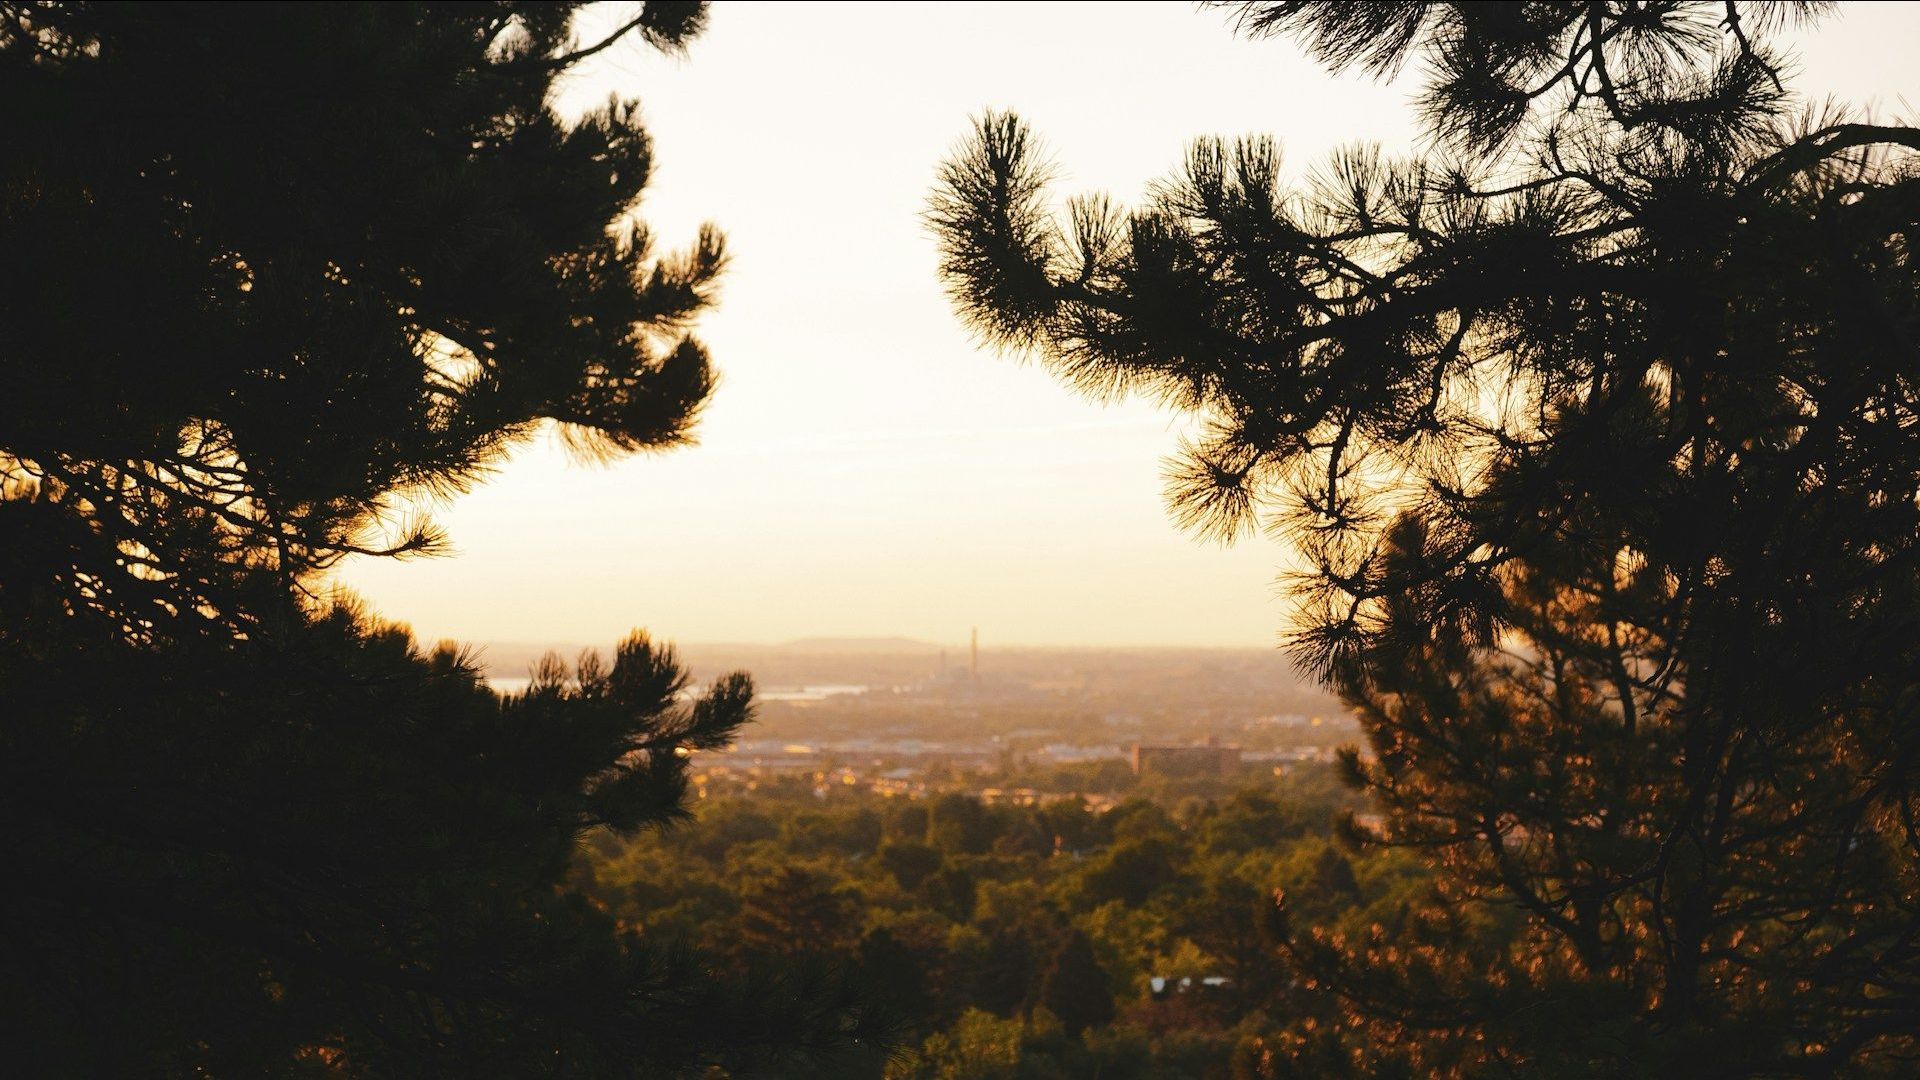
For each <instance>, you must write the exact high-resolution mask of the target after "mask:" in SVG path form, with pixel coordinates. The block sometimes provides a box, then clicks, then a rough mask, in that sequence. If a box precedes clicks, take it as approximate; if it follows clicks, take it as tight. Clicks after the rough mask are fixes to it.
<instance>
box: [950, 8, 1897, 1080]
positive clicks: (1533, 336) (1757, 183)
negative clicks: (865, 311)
mask: <svg viewBox="0 0 1920 1080" xmlns="http://www.w3.org/2000/svg"><path fill="white" fill-rule="evenodd" d="M1822 6H1823V5H1815V4H1777V5H1762V4H1744V3H1726V4H1720V3H1677V4H1661V5H1644V4H1627V3H1607V2H1596V3H1566V4H1464V3H1463V4H1452V3H1406V4H1332V3H1310V2H1281V3H1251V4H1241V5H1233V7H1234V8H1235V10H1236V12H1237V15H1238V19H1239V25H1240V27H1241V28H1242V30H1244V31H1245V32H1248V33H1250V34H1255V35H1266V34H1281V35H1287V36H1291V37H1294V38H1296V39H1297V40H1299V41H1301V42H1302V43H1303V44H1304V45H1305V47H1306V48H1307V49H1308V51H1309V52H1310V53H1312V54H1313V55H1314V56H1316V57H1317V58H1319V59H1321V60H1322V61H1324V62H1326V63H1327V64H1329V65H1330V66H1332V67H1334V68H1336V69H1343V68H1349V67H1355V68H1358V69H1360V70H1362V71H1365V72H1368V73H1371V74H1374V75H1386V74H1391V73H1394V72H1397V71H1400V70H1401V69H1403V68H1407V67H1410V66H1414V65H1415V64H1416V62H1417V65H1418V69H1419V70H1420V72H1421V73H1422V75H1421V77H1422V78H1424V79H1425V80H1426V81H1425V84H1424V90H1423V92H1422V95H1421V97H1420V99H1419V100H1420V102H1421V107H1422V115H1423V118H1424V120H1425V122H1426V126H1427V129H1428V132H1429V133H1430V135H1431V136H1432V139H1433V146H1434V147H1435V149H1434V150H1433V151H1432V152H1430V153H1429V154H1427V155H1426V156H1424V157H1421V158H1417V159H1414V160H1409V161H1390V160H1387V159H1386V158H1384V157H1383V156H1382V155H1380V154H1379V153H1378V152H1377V151H1374V150H1370V149H1364V148H1363V149H1357V150H1351V151H1347V152H1344V153H1342V154H1340V155H1338V156H1337V157H1336V158H1335V159H1334V160H1333V161H1332V162H1331V163H1329V164H1328V165H1327V166H1325V167H1324V168H1322V169H1320V170H1318V171H1317V172H1315V173H1314V174H1312V175H1311V176H1310V178H1309V179H1308V180H1307V181H1306V182H1305V183H1304V184H1301V185H1298V186H1293V187H1289V186H1287V185H1285V184H1283V183H1282V181H1281V177H1280V171H1279V161H1278V153H1277V150H1276V149H1275V147H1274V144H1273V143H1272V142H1271V141H1270V140H1266V139H1246V140H1242V141H1240V142H1237V143H1228V142H1223V141H1220V140H1203V141H1201V142H1199V143H1197V144H1195V146H1194V148H1193V149H1192V151H1191V153H1190V154H1189V156H1188V160H1187V162H1186V165H1185V168H1184V170H1183V171H1182V172H1181V174H1180V175H1179V176H1177V177H1176V178H1175V179H1173V180H1172V181H1169V182H1168V183H1166V184H1164V185H1162V186H1161V187H1159V188H1158V189H1156V191H1155V193H1154V194H1153V196H1152V198H1151V201H1150V203H1149V204H1148V205H1147V206H1145V207H1143V208H1141V209H1139V210H1136V211H1133V212H1131V213H1126V214H1123V213H1121V212H1120V211H1118V210H1117V209H1115V208H1114V207H1113V205H1112V204H1111V203H1110V202H1108V201H1106V200H1104V199H1100V198H1089V199H1081V200H1078V201H1076V202H1074V203H1072V204H1070V209H1069V212H1068V214H1067V217H1066V220H1065V221H1064V222H1058V223H1057V222H1056V221H1055V219H1054V217H1053V216H1052V214H1051V213H1050V211H1049V209H1048V205H1049V204H1048V201H1047V200H1048V197H1049V194H1048V189H1047V186H1046V183H1045V180H1046V177H1047V168H1046V165H1045V163H1044V162H1042V161H1040V160H1039V159H1038V157H1037V156H1036V152H1035V149H1034V142H1033V139H1032V136H1031V135H1030V133H1029V132H1028V130H1027V129H1026V127H1025V126H1024V125H1023V124H1022V123H1021V122H1020V121H1019V120H1018V119H1016V118H1015V117H1013V116H1011V115H1006V114H996V115H989V116H987V117H986V118H984V119H983V120H982V121H981V123H980V124H979V126H978V128H977V130H976V132H975V136H974V138H973V140H972V141H971V142H970V143H969V144H967V146H966V147H964V148H963V150H962V151H961V152H960V153H959V154H958V155H957V156H956V157H955V158H954V159H952V160H951V161H949V162H948V163H947V164H946V165H945V166H944V167H943V169H942V172H941V178H940V184H939V187H938V188H937V190H936V193H935V196H934V199H933V203H932V207H931V210H930V220H931V222H932V224H933V226H934V227H935V229H936V231H937V232H938V233H939V235H940V237H941V240H942V244H943V251H944V263H943V271H944V274H945V277H946V280H947V282H948V285H949V288H950V290H951V292H952V295H953V296H954V299H955V301H956V304H957V306H958V307H959V308H960V310H961V312H962V313H963V315H964V317H966V318H967V319H968V320H969V321H970V322H971V323H972V324H973V325H974V326H975V327H977V328H978V329H979V330H981V331H982V332H983V333H984V334H986V335H987V336H988V337H989V338H991V339H993V340H995V341H997V342H998V343H1000V344H1001V345H1003V346H1006V347H1009V348H1013V349H1016V350H1021V351H1026V352H1029V353H1032V354H1034V355H1037V356H1038V357H1039V358H1040V359H1041V360H1042V361H1043V362H1044V363H1046V364H1047V365H1049V366H1050V367H1051V368H1052V369H1053V370H1054V371H1056V372H1057V373H1058V374H1059V375H1060V376H1061V377H1062V378H1064V379H1066V380H1068V381H1070V382H1072V383H1073V384H1075V385H1077V386H1080V387H1082V388H1083V389H1086V390H1087V391H1089V392H1091V393H1094V394H1096V395H1101V396H1111V395H1116V394H1120V393H1127V392H1132V393H1143V394H1146V395H1149V396H1152V397H1155V398H1157V399H1159V400H1161V401H1165V402H1168V403H1170V404H1172V405H1175V406H1177V407H1181V408H1185V409H1189V410H1192V411H1194V412H1196V413H1199V414H1200V415H1202V416H1203V417H1204V418H1205V419H1206V421H1207V425H1208V427H1207V434H1206V435H1205V437H1204V438H1202V439H1201V440H1200V441H1199V442H1197V443H1196V444H1195V445H1192V446H1188V447H1186V448H1184V451H1183V453H1182V455H1181V457H1180V458H1179V459H1178V460H1177V461H1176V462H1175V463H1174V464H1173V465H1171V466H1170V468H1169V477H1168V493H1169V499H1170V504H1171V506H1172V508H1173V512H1174V514H1175V516H1176V517H1177V518H1178V519H1179V520H1181V521H1182V522H1183V523H1184V524H1186V525H1188V526H1191V527H1193V528H1195V529H1197V530H1199V531H1201V532H1202V533H1204V534H1207V535H1210V536H1213V537H1218V538H1234V537H1241V536H1246V535H1249V534H1251V533H1253V532H1256V531H1266V532H1268V533H1270V534H1272V535H1276V536H1280V537H1283V538H1286V539H1288V540H1290V541H1292V542H1293V543H1295V544H1296V545H1297V546H1298V547H1299V548H1300V549H1301V550H1302V551H1303V552H1305V554H1306V555H1307V556H1308V557H1309V559H1310V561H1311V563H1312V566H1313V570H1312V571H1311V572H1310V573H1308V574H1306V575H1304V576H1302V577H1301V578H1299V579H1297V580H1296V581H1295V583H1294V584H1295V589H1294V594H1295V596H1296V597H1297V598H1298V599H1299V601H1300V607H1301V621H1300V624H1299V629H1298V631H1297V633H1296V636H1295V639H1294V642H1293V644H1294V648H1295V650H1296V655H1297V656H1298V657H1300V658H1301V660H1302V661H1303V662H1304V663H1306V664H1307V665H1309V666H1310V667H1311V668H1312V669H1314V670H1315V671H1317V672H1318V673H1320V674H1321V675H1323V676H1325V677H1326V678H1327V679H1329V680H1330V681H1332V682H1333V683H1334V684H1335V685H1336V686H1337V687H1338V688H1339V689H1340V690H1341V691H1342V693H1343V694H1344V695H1345V696H1346V698H1347V699H1348V700H1349V701H1350V702H1351V703H1352V704H1353V705H1354V706H1355V707H1356V708H1357V709H1358V710H1359V711H1360V713H1361V716H1362V718H1363V721H1364V726H1365V729H1366V732H1367V736H1368V740H1369V743H1370V744H1371V746H1370V749H1371V753H1370V754H1369V755H1367V756H1364V757H1363V756H1361V755H1358V754H1356V755H1354V756H1353V757H1352V758H1351V759H1350V761H1349V768H1350V771H1351V772H1352V774H1353V778H1354V780H1355V781H1356V782H1358V783H1360V784H1362V785H1363V786H1365V787H1366V788H1367V789H1368V790H1370V791H1371V792H1373V793H1374V795H1375V796H1376V797H1377V798H1378V800H1379V801H1380V802H1381V803H1382V804H1383V806H1384V808H1385V809H1386V810H1387V811H1388V818H1387V824H1386V826H1385V828H1384V829H1382V830H1378V831H1375V830H1369V829H1363V828H1359V827H1357V826H1356V827H1355V828H1354V830H1353V832H1354V834H1355V839H1357V840H1361V841H1379V842H1389V843H1402V844H1406V845H1409V846H1411V847H1413V848H1414V849H1415V850H1419V851H1425V852H1428V853H1430V854H1431V855H1432V856H1433V858H1434V861H1435V866H1436V870H1437V872H1438V874H1439V879H1440V882H1441V892H1440V894H1439V895H1438V896H1436V897H1435V900H1434V903H1433V904H1432V905H1431V906H1430V908H1429V909H1427V910H1426V911H1423V912H1418V913H1415V914H1416V916H1417V917H1415V918H1413V919H1411V920H1410V923H1411V925H1412V927H1413V929H1412V930H1411V931H1409V933H1410V934H1411V937H1409V938H1406V939H1397V938H1391V936H1389V937H1383V938H1382V939H1380V940H1370V941H1342V940H1334V939H1316V938H1314V937H1313V936H1312V935H1311V934H1310V933H1308V932H1307V929H1306V928H1301V927H1296V928H1294V931H1295V933H1294V934H1293V936H1292V941H1293V943H1294V944H1293V946H1292V949H1293V957H1294V960H1295V962H1296V963H1298V964H1299V965H1301V969H1302V970H1301V974H1302V975H1303V977H1304V978H1306V979H1309V980H1311V981H1312V982H1313V983H1314V984H1315V985H1318V986H1322V987H1327V988H1331V989H1333V990H1335V991H1337V992H1338V993H1339V994H1340V995H1341V997H1340V998H1339V999H1338V1000H1339V1001H1341V1002H1343V1003H1345V1004H1344V1005H1343V1006H1342V1007H1343V1008H1344V1009H1346V1011H1347V1023H1348V1026H1349V1029H1350V1030H1351V1031H1353V1032H1355V1033H1357V1035H1358V1038H1357V1039H1354V1040H1352V1041H1343V1040H1341V1039H1339V1038H1337V1037H1334V1038H1330V1037H1329V1032H1328V1029H1326V1028H1324V1027H1323V1028H1320V1029H1317V1030H1313V1031H1302V1032H1294V1033H1291V1034H1289V1035H1288V1036H1287V1037H1286V1038H1284V1039H1282V1040H1280V1041H1278V1042H1276V1043H1275V1044H1274V1052H1273V1053H1271V1054H1269V1055H1267V1056H1266V1058H1264V1059H1263V1060H1265V1062H1266V1064H1265V1065H1264V1066H1262V1067H1263V1068H1265V1069H1267V1070H1268V1072H1270V1073H1272V1074H1275V1075H1278V1074H1281V1073H1287V1074H1289V1075H1317V1074H1321V1073H1325V1074H1329V1075H1331V1074H1335V1073H1336V1072H1338V1070H1340V1069H1348V1070H1354V1069H1357V1070H1358V1072H1359V1073H1362V1074H1364V1073H1366V1072H1368V1071H1370V1070H1373V1069H1387V1068H1396V1069H1401V1070H1406V1071H1410V1072H1411V1073H1412V1074H1415V1075H1478V1074H1483V1073H1489V1072H1491V1073H1496V1074H1505V1073H1511V1072H1515V1071H1520V1072H1527V1073H1529V1074H1535V1075H1537V1074H1541V1073H1542V1072H1545V1073H1548V1074H1551V1073H1552V1072H1554V1071H1555V1070H1559V1071H1564V1072H1567V1073H1569V1074H1573V1075H1593V1074H1595V1073H1596V1072H1620V1071H1622V1070H1627V1069H1632V1068H1638V1069H1641V1070H1644V1071H1647V1072H1650V1073H1652V1074H1660V1075H1675V1074H1679V1073H1683V1072H1691V1073H1695V1074H1698V1075H1751V1074H1755V1073H1762V1072H1767V1073H1773V1072H1785V1073H1809V1074H1815V1075H1830V1074H1833V1073H1835V1072H1848V1073H1862V1074H1874V1073H1876V1072H1877V1073H1893V1074H1898V1073H1900V1072H1901V1071H1903V1070H1906V1069H1909V1068H1910V1067H1911V1063H1912V1057H1913V1055H1915V1054H1916V1053H1920V1047H1917V1046H1916V1043H1915V1041H1914V1039H1913V1035H1912V1033H1913V1032H1914V1031H1915V1030H1920V952H1917V951H1916V950H1915V943H1916V942H1917V941H1920V908H1916V905H1915V903H1914V901H1913V897H1914V895H1915V888H1916V885H1917V884H1920V831H1917V830H1916V829H1915V827H1914V825H1913V822H1914V821H1915V820H1916V815H1915V811H1916V809H1920V807H1917V806H1916V790H1915V784H1916V781H1920V753H1917V752H1916V751H1920V728H1917V727H1916V726H1915V725H1914V723H1913V718H1914V703H1915V702H1916V701H1920V675H1916V672H1920V664H1916V663H1915V660H1916V657H1915V656H1914V645H1913V642H1914V641H1915V640H1916V639H1915V636H1914V633H1913V631H1914V629H1915V620H1914V614H1913V613H1914V612H1915V611H1916V610H1920V608H1917V607H1916V604H1915V601H1916V599H1920V572H1917V571H1916V567H1920V397H1917V396H1916V387H1915V381H1914V372H1915V370H1916V360H1917V359H1920V355H1917V354H1916V347H1915V344H1914V343H1915V341H1916V340H1917V339H1920V337H1917V335H1916V331H1920V280H1917V279H1916V272H1915V265H1914V261H1913V259H1912V254H1911V244H1910V238H1911V236H1912V235H1913V230H1914V228H1915V226H1916V224H1917V223H1920V163H1917V160H1916V155H1915V153H1914V152H1915V151H1916V150H1920V131H1916V130H1915V129H1912V128H1909V127H1904V126H1898V125H1885V124H1877V123H1872V122H1869V121H1867V120H1863V119H1860V118H1857V117H1852V116H1849V115H1847V114H1845V113H1844V112H1841V111H1839V110H1836V109H1828V110H1824V111H1813V112H1807V113H1798V112H1794V111H1792V109H1791V101H1790V99H1789V98H1788V96H1787V94H1786V90H1785V85H1784V79H1785V74H1784V71H1785V68H1784V65H1783V64H1782V63H1781V61H1780V58H1779V53H1778V51H1777V49H1778V38H1779V35H1780V33H1781V32H1782V31H1783V30H1784V29H1785V28H1786V27H1787V26H1788V25H1789V24H1790V23H1791V22H1792V21H1793V20H1795V19H1797V18H1801V17H1805V16H1808V15H1811V14H1817V13H1818V11H1819V10H1820V9H1821V7H1822ZM1515 904H1517V905H1519V906H1520V907H1521V908H1522V909H1523V910H1524V911H1525V913H1526V914H1527V916H1528V920H1527V923H1526V927H1525V930H1524V933H1523V934H1522V937H1521V939H1520V940H1518V941H1515V940H1512V938H1511V935H1510V934H1506V933H1505V932H1504V931H1503V929H1502V927H1503V926H1504V925H1505V924H1504V923H1503V922H1502V921H1501V920H1498V919H1493V918H1489V917H1488V916H1489V914H1490V913H1491V912H1493V911H1496V910H1498V909H1500V908H1502V907H1504V906H1506V905H1515ZM1342 1055H1353V1056H1354V1057H1353V1059H1352V1060H1342V1061H1336V1060H1335V1059H1336V1058H1340V1057H1341V1056H1342Z"/></svg>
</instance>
